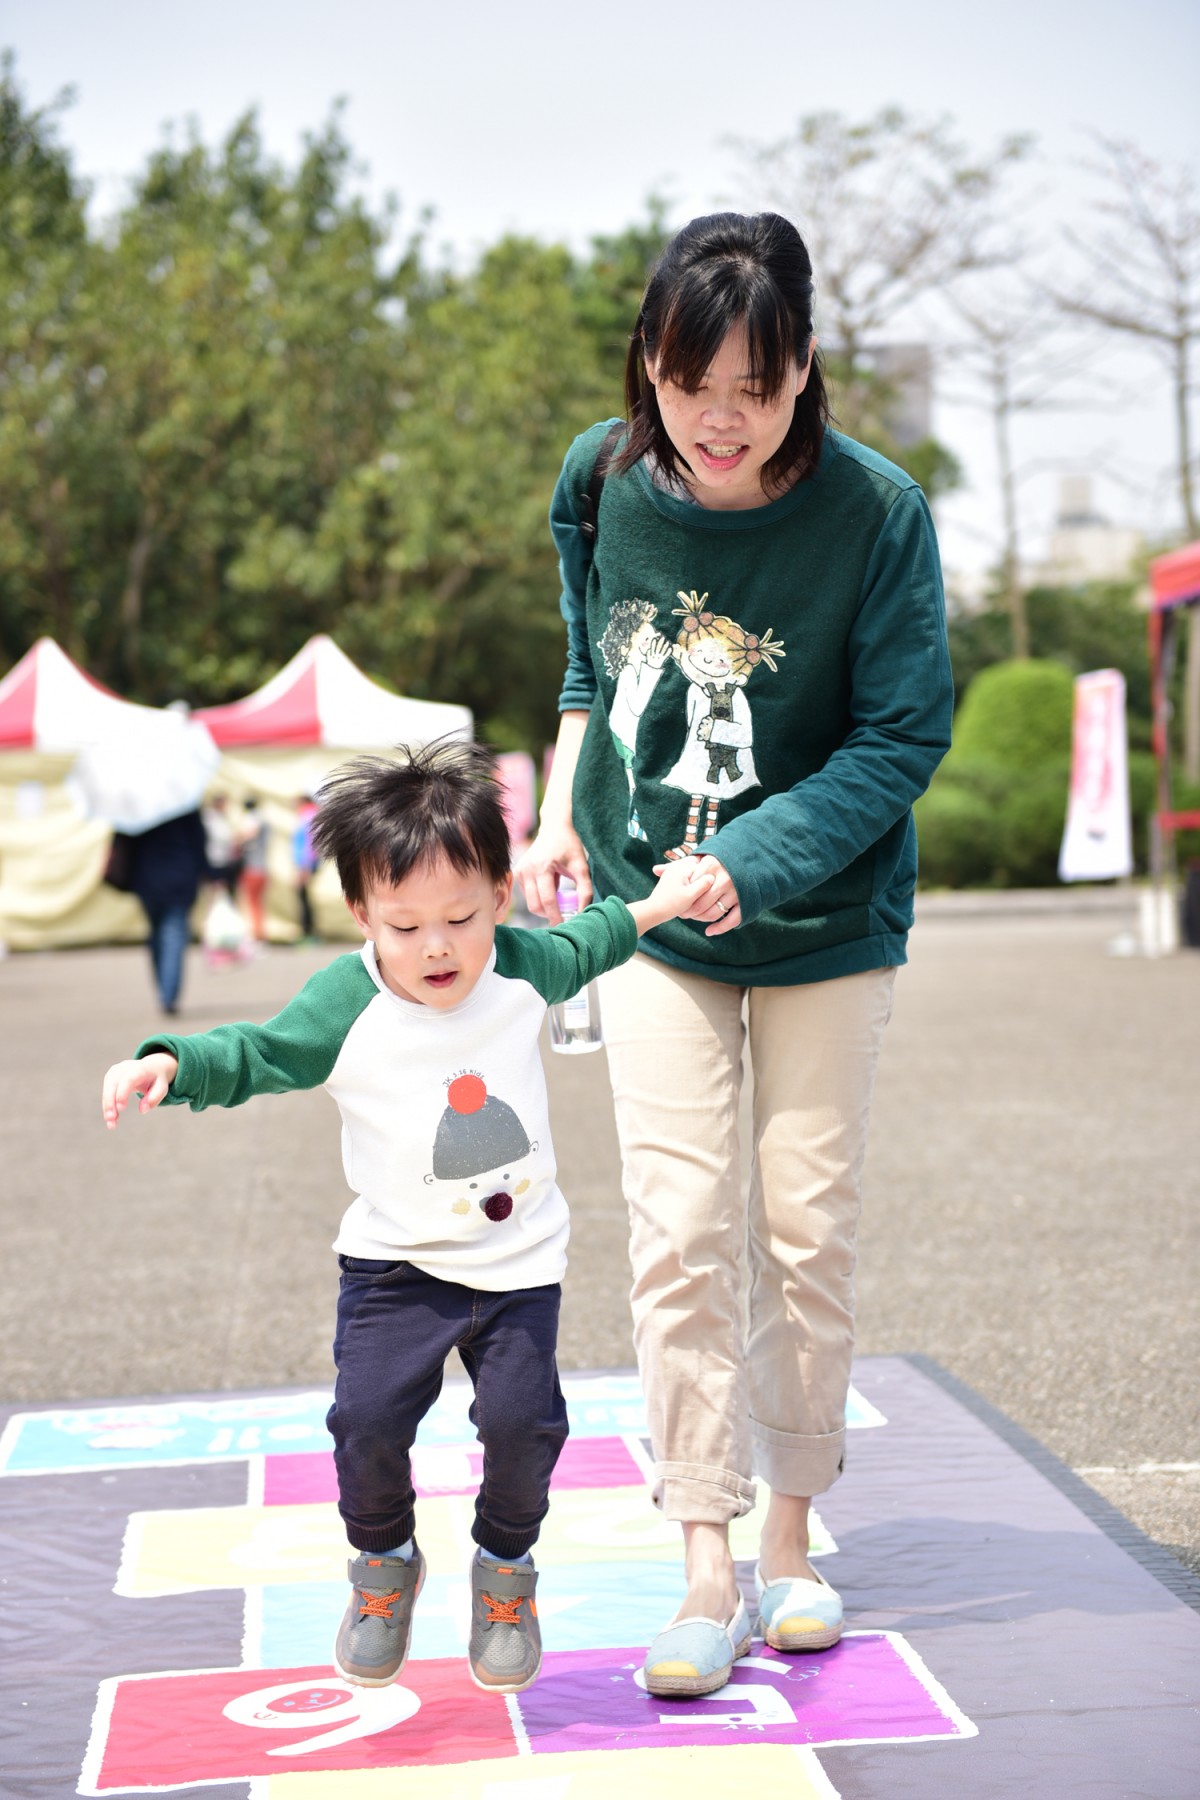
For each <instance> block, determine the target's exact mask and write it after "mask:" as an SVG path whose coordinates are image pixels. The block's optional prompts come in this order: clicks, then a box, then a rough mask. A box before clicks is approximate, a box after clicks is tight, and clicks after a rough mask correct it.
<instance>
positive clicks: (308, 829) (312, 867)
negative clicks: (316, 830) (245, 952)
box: [292, 794, 320, 943]
mask: <svg viewBox="0 0 1200 1800" xmlns="http://www.w3.org/2000/svg"><path fill="white" fill-rule="evenodd" d="M316 816H317V803H316V801H315V800H314V799H313V798H312V797H311V795H308V794H302V795H301V796H300V798H299V799H298V800H297V802H296V822H295V824H294V826H293V827H292V866H293V868H294V869H295V872H296V898H297V900H298V901H299V902H300V938H301V942H303V943H310V942H311V941H312V939H313V938H315V937H316V935H317V934H316V930H315V929H314V926H313V911H312V898H311V895H310V894H309V888H310V886H311V884H312V878H313V876H314V875H315V874H316V872H317V865H318V862H319V860H320V859H319V857H318V856H317V852H316V846H315V845H314V843H313V822H314V820H315V819H316Z"/></svg>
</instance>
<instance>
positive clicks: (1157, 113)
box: [0, 0, 1200, 571]
mask: <svg viewBox="0 0 1200 1800" xmlns="http://www.w3.org/2000/svg"><path fill="white" fill-rule="evenodd" d="M0 43H2V44H6V45H8V46H10V47H11V48H12V49H13V50H15V52H16V56H17V75H18V79H19V81H20V83H21V85H22V87H23V89H24V92H25V96H26V100H27V102H28V103H32V104H34V105H44V104H45V103H47V102H48V101H49V100H51V99H52V97H53V96H54V95H55V94H56V93H57V92H58V91H59V90H60V89H61V88H63V87H65V86H68V85H69V86H72V87H74V89H75V90H76V103H75V105H74V106H73V107H72V108H71V109H70V110H69V111H68V112H67V113H66V115H65V118H64V120H63V123H62V136H63V138H64V140H65V142H66V143H67V144H68V145H69V146H70V147H71V149H72V150H73V152H74V155H75V160H76V168H77V170H78V171H79V173H80V174H81V175H83V176H85V177H87V178H88V179H89V180H91V181H92V182H93V183H94V186H95V207H96V211H97V213H98V214H99V215H100V216H103V215H104V214H106V213H108V212H111V211H112V210H113V209H114V208H115V206H116V205H117V204H118V203H119V201H120V200H121V198H122V196H123V194H124V192H125V183H126V182H127V180H128V178H129V177H130V176H131V175H133V174H134V173H136V172H137V171H138V170H139V169H140V168H141V166H142V165H143V164H144V161H145V159H146V156H147V155H148V153H149V152H150V151H151V150H152V149H153V148H154V146H155V145H156V144H157V143H158V142H159V141H160V140H161V138H162V135H163V131H164V128H165V127H166V126H168V125H169V124H170V123H171V122H175V123H180V122H182V121H184V120H186V119H188V118H193V119H195V121H196V122H197V123H198V126H199V128H200V131H201V134H202V136H203V137H204V139H205V140H206V141H207V142H209V143H213V142H215V141H216V140H217V139H219V138H220V137H221V135H222V134H223V133H224V132H225V131H227V130H228V128H229V126H230V125H231V124H232V123H233V121H234V120H235V119H236V118H237V117H238V116H239V115H240V114H241V113H242V112H243V111H245V110H246V109H247V108H248V107H251V106H253V107H256V108H257V109H258V113H259V118H260V125H261V129H262V131H263V135H264V138H265V140H266V143H267V145H268V147H269V148H270V149H271V150H272V151H273V152H274V153H276V154H277V155H279V156H280V157H282V158H284V159H285V160H287V161H289V162H291V161H294V160H295V158H296V156H297V154H298V151H299V148H300V144H301V139H302V136H303V133H304V132H305V131H307V130H314V129H316V128H317V127H319V126H320V125H321V123H322V122H323V121H324V120H325V118H326V117H327V115H328V112H329V108H330V105H331V103H332V102H333V101H334V100H335V99H337V98H344V99H345V101H346V112H345V115H344V129H345V131H346V134H347V136H348V138H349V140H350V142H351V143H352V144H353V146H354V148H355V151H356V153H357V155H358V157H359V158H360V159H361V161H362V163H363V164H364V173H363V177H362V179H363V183H364V186H365V187H366V188H367V190H368V191H369V192H370V193H371V194H372V195H374V196H382V195H383V194H384V193H387V192H391V193H393V194H395V195H396V196H397V197H398V198H399V201H400V204H401V227H402V228H403V227H404V226H405V225H412V224H415V222H416V218H417V214H418V213H419V211H420V210H421V209H422V208H423V207H426V206H428V207H432V208H433V209H434V211H435V214H436V220H435V225H434V228H433V240H434V242H435V243H436V244H442V243H446V244H448V245H452V246H453V248H454V250H455V253H456V254H457V255H458V256H462V257H466V256H470V255H471V254H472V253H474V252H475V251H476V250H478V249H479V248H480V247H482V246H483V245H486V244H488V243H490V242H493V241H494V240H495V239H496V238H497V237H499V236H500V235H501V234H502V233H503V232H505V231H508V230H513V231H519V232H524V233H528V234H531V235H534V236H537V237H540V238H543V239H546V240H549V239H555V238H561V239H566V240H567V241H569V242H571V243H573V244H574V245H575V246H576V247H578V248H584V247H586V243H587V240H588V238H589V237H590V236H591V235H592V234H593V233H597V232H609V231H616V230H620V229H621V228H622V227H623V226H625V225H628V224H630V223H632V222H634V221H636V220H638V219H640V218H642V217H643V216H644V212H645V199H646V196H647V194H648V193H649V192H650V191H651V190H652V189H657V190H658V191H659V192H661V193H662V194H664V195H665V197H666V198H667V199H668V201H669V202H670V205H671V222H672V223H676V224H679V223H682V222H683V221H684V220H686V219H687V218H689V217H691V216H692V215H693V214H695V213H699V212H705V211H711V210H712V209H713V207H714V206H715V205H718V204H721V203H733V204H738V203H739V201H738V196H737V193H736V192H735V191H734V183H735V170H734V163H733V159H732V157H731V155H730V152H729V150H728V148H727V147H726V145H725V142H724V140H725V139H726V138H727V137H728V136H730V135H733V136H740V137H746V138H751V139H754V140H758V141H762V142H769V141H772V140H775V139H778V138H781V137H783V136H785V135H786V134H787V133H788V132H789V130H790V129H791V128H792V127H793V126H794V124H795V122H796V120H797V119H798V118H799V117H800V116H801V115H802V114H804V113H809V112H814V111H818V110H825V109H827V110H832V111H838V112H842V113H844V114H846V115H847V116H848V117H851V118H854V119H862V118H865V117H867V116H869V115H870V114H872V113H873V112H875V111H876V110H877V109H878V108H879V107H881V106H884V105H888V104H898V105H901V106H903V107H905V108H906V109H907V110H908V111H910V112H911V113H914V114H916V115H919V116H922V117H925V118H930V117H936V116H941V115H950V116H951V117H952V118H953V119H954V120H955V122H956V124H957V127H958V129H959V131H960V133H961V135H962V136H963V137H964V138H965V139H966V140H967V141H968V142H969V143H970V144H971V145H972V147H973V148H975V149H976V150H979V151H982V150H985V149H986V148H987V147H988V146H990V145H991V144H993V143H994V142H995V140H996V139H997V138H999V137H1000V136H1002V135H1004V134H1006V133H1009V132H1014V131H1029V132H1033V133H1035V134H1036V135H1037V137H1038V140H1039V143H1040V146H1041V148H1042V151H1043V152H1044V154H1045V156H1046V158H1047V169H1046V172H1045V177H1044V178H1045V179H1046V180H1047V181H1048V183H1049V185H1050V190H1051V193H1052V195H1053V196H1054V202H1053V203H1054V205H1055V206H1056V209H1057V213H1058V216H1060V217H1061V216H1062V215H1063V214H1064V213H1065V212H1066V211H1068V210H1071V211H1073V212H1074V213H1075V214H1076V217H1077V218H1078V217H1079V214H1080V207H1081V195H1082V189H1081V187H1080V181H1081V177H1080V176H1078V175H1077V174H1076V172H1075V169H1074V160H1075V159H1076V158H1078V157H1079V156H1081V155H1082V154H1083V153H1084V152H1085V150H1086V139H1085V136H1084V133H1085V131H1086V130H1088V129H1092V130H1101V131H1105V132H1107V133H1110V134H1112V135H1116V136H1121V137H1127V138H1131V139H1133V140H1134V141H1136V142H1137V143H1138V144H1139V145H1140V147H1141V148H1142V149H1143V150H1145V151H1146V152H1147V153H1149V154H1150V155H1152V156H1155V157H1159V158H1165V159H1169V160H1172V161H1175V162H1182V161H1185V160H1186V161H1190V162H1192V163H1193V164H1195V163H1196V162H1197V160H1200V159H1198V155H1197V152H1198V147H1200V125H1198V123H1197V112H1198V108H1197V102H1196V85H1197V75H1198V74H1200V6H1197V5H1196V4H1195V0H1142V4H1140V5H1139V6H1137V7H1129V6H1128V5H1121V6H1118V5H1116V4H1115V3H1114V0H1092V3H1091V4H1087V3H1086V0H1009V4H1008V5H1007V6H1005V7H1003V8H999V7H985V6H983V5H968V4H965V3H964V0H908V4H906V5H887V6H885V5H884V4H883V0H844V3H843V4H842V5H840V6H829V5H827V6H824V7H821V8H810V7H806V6H804V5H803V4H802V3H800V0H756V3H754V4H747V3H746V0H742V4H740V5H735V4H733V0H723V3H717V0H692V4H690V5H686V4H683V3H682V0H646V4H639V5H635V4H633V0H601V4H599V5H594V6H590V5H570V4H563V3H562V0H556V3H554V4H551V0H507V4H505V5H503V6H496V5H494V4H491V5H485V4H483V0H463V3H461V4H459V5H458V6H449V5H443V6H440V7H439V6H437V5H436V4H431V3H430V0H423V4H420V5H416V4H413V0H393V3H392V4H386V3H385V0H340V3H339V4H335V3H333V0H241V3H240V4H238V3H235V0H206V3H205V4H204V5H203V6H190V7H188V8H187V9H186V10H185V9H183V8H181V7H175V6H171V5H164V4H163V0H106V4H104V5H98V4H96V0H0ZM742 204H745V202H742ZM817 278H818V284H819V281H820V269H818V270H817ZM898 335H902V334H898ZM903 335H911V333H907V334H903ZM1111 368H1112V371H1113V379H1112V383H1111V384H1110V383H1109V382H1108V381H1107V380H1106V383H1105V385H1106V386H1110V385H1112V386H1113V387H1114V388H1115V395H1114V394H1112V393H1110V395H1109V404H1108V405H1107V407H1106V408H1105V410H1103V411H1097V412H1090V413H1087V414H1071V415H1068V416H1057V417H1056V416H1055V415H1054V414H1047V415H1040V416H1034V417H1033V418H1031V419H1030V420H1028V421H1026V423H1025V425H1024V427H1023V432H1022V435H1021V437H1020V438H1019V440H1018V446H1019V452H1020V454H1021V457H1022V460H1023V461H1024V462H1026V463H1027V464H1029V465H1030V474H1029V478H1028V479H1027V481H1026V482H1025V484H1024V486H1023V490H1022V496H1023V509H1024V513H1025V536H1026V539H1027V548H1028V550H1029V551H1031V552H1033V553H1037V552H1038V551H1039V549H1040V548H1041V547H1042V542H1043V539H1044V532H1045V529H1046V526H1047V524H1048V522H1049V520H1050V518H1051V516H1052V514H1053V510H1054V504H1055V499H1056V495H1057V479H1058V476H1059V474H1061V473H1085V472H1089V471H1090V472H1093V473H1095V474H1096V475H1097V477H1098V480H1097V488H1096V493H1095V498H1096V500H1097V501H1098V502H1099V503H1100V505H1101V506H1102V508H1103V510H1104V511H1105V512H1106V513H1107V514H1108V515H1109V516H1110V517H1111V518H1112V519H1113V521H1114V522H1115V523H1118V524H1123V525H1134V526H1138V527H1141V528H1142V529H1144V530H1146V531H1148V532H1150V533H1152V534H1156V535H1162V534H1165V533H1168V532H1170V531H1172V530H1173V529H1175V528H1176V524H1177V512H1176V507H1175V503H1174V498H1173V494H1172V491H1171V487H1170V482H1169V477H1168V475H1167V471H1168V470H1169V465H1170V460H1171V412H1170V404H1169V397H1168V395H1167V392H1166V387H1165V382H1164V379H1163V377H1162V376H1161V375H1160V373H1159V371H1158V367H1157V365H1154V364H1151V363H1150V362H1148V361H1145V362H1143V361H1139V360H1135V359H1133V358H1124V357H1122V358H1117V357H1114V358H1113V359H1112V363H1111ZM935 429H936V430H937V431H938V434H939V435H940V436H941V437H942V438H943V439H944V441H945V442H947V443H948V444H949V445H950V447H951V448H952V449H954V450H955V451H956V453H957V454H958V455H959V456H960V457H961V458H962V459H963V460H964V462H965V464H966V469H967V477H968V487H967V490H966V491H965V492H964V493H962V494H960V495H956V496H953V497H951V498H950V499H948V500H947V501H946V502H945V503H944V504H943V506H942V508H941V510H940V514H939V527H940V530H941V535H942V541H943V553H944V556H945V559H946V563H947V566H948V568H950V569H953V570H964V571H971V570H977V569H978V568H979V567H980V566H981V565H982V564H984V563H986V562H987V561H988V560H990V559H991V558H992V557H993V556H994V554H995V532H996V523H997V512H998V509H997V507H996V504H995V499H994V492H993V470H992V462H991V456H990V450H989V446H988V428H987V425H986V421H985V420H984V419H983V418H982V417H981V416H977V415H975V414H974V413H972V412H970V411H968V410H966V409H964V408H961V407H959V406H957V405H954V406H952V405H949V404H947V403H946V401H945V399H944V398H943V400H942V401H941V403H940V404H939V406H938V409H937V412H936V415H935Z"/></svg>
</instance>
